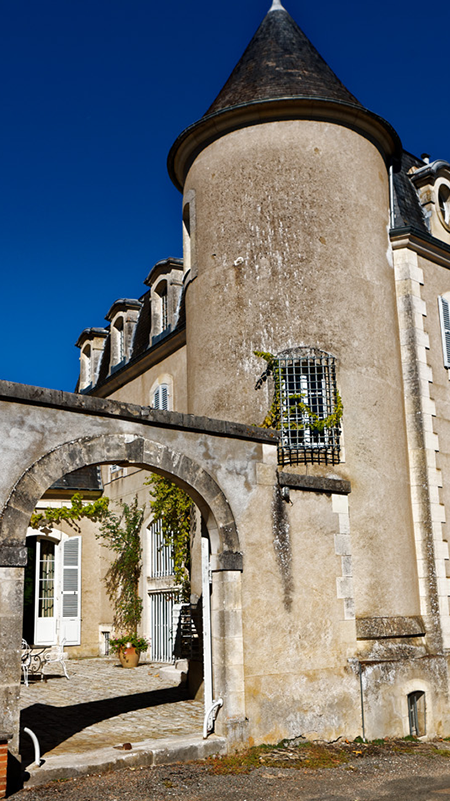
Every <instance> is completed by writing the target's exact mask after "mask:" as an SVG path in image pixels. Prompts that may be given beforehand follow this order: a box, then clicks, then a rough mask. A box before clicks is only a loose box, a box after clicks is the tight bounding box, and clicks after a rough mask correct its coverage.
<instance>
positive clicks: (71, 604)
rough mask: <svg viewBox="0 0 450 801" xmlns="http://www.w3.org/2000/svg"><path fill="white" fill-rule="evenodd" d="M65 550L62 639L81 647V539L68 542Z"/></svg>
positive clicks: (74, 538)
mask: <svg viewBox="0 0 450 801" xmlns="http://www.w3.org/2000/svg"><path fill="white" fill-rule="evenodd" d="M63 548H64V550H63V580H62V635H63V636H62V639H63V638H64V639H65V640H66V641H67V645H79V642H80V617H81V616H80V578H81V570H80V568H81V560H80V556H81V537H71V538H70V539H69V540H66V541H65V542H64V546H63Z"/></svg>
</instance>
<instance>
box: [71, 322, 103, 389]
mask: <svg viewBox="0 0 450 801" xmlns="http://www.w3.org/2000/svg"><path fill="white" fill-rule="evenodd" d="M107 336H108V331H107V330H106V328H85V329H84V331H82V333H81V334H80V336H79V337H78V341H77V343H76V346H77V348H80V379H79V382H78V390H79V391H80V392H85V391H88V390H89V389H90V388H91V387H92V386H93V385H94V384H95V382H96V381H97V373H98V368H99V364H100V359H101V356H102V353H103V348H104V345H105V341H106V338H107Z"/></svg>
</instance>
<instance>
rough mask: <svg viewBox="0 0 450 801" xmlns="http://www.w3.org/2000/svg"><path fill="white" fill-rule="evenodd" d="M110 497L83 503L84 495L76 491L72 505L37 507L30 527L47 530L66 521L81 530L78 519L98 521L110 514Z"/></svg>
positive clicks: (71, 501)
mask: <svg viewBox="0 0 450 801" xmlns="http://www.w3.org/2000/svg"><path fill="white" fill-rule="evenodd" d="M108 507H109V498H106V497H105V498H98V500H96V501H93V502H92V503H83V496H82V495H81V493H79V492H76V493H75V494H74V495H72V497H71V499H70V506H61V507H59V508H53V507H47V508H46V509H42V510H41V509H39V510H37V509H35V510H34V512H33V514H32V515H31V519H30V527H31V528H34V529H37V530H41V531H45V530H46V529H47V530H48V529H49V528H53V527H54V526H57V525H59V524H60V523H62V522H66V523H68V524H69V526H72V528H75V529H77V530H78V531H79V530H80V527H79V525H78V521H79V520H81V519H82V518H86V519H87V520H92V522H93V523H98V522H99V521H101V520H103V519H104V517H105V515H107V514H108Z"/></svg>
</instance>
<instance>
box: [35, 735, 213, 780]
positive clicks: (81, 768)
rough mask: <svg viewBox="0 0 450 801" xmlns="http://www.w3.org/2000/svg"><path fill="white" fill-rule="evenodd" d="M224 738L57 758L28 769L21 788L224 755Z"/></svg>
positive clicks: (197, 738) (198, 737)
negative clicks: (88, 775)
mask: <svg viewBox="0 0 450 801" xmlns="http://www.w3.org/2000/svg"><path fill="white" fill-rule="evenodd" d="M226 752H227V743H226V739H225V738H224V737H217V736H216V735H214V734H212V735H210V736H209V737H208V738H207V739H206V740H204V739H203V738H202V736H201V735H199V734H197V735H192V736H189V737H185V736H180V737H167V738H164V739H160V740H155V739H153V740H142V741H141V742H139V743H135V744H133V743H132V744H131V749H129V750H124V749H123V748H122V746H109V747H108V748H99V749H97V750H92V751H89V752H87V753H86V752H85V753H82V754H76V753H73V754H70V753H68V754H61V755H60V756H49V757H45V756H44V757H43V758H42V759H41V763H42V764H41V766H40V767H38V766H37V765H29V766H28V767H27V770H26V772H25V774H24V777H23V786H24V787H36V786H37V785H39V784H47V783H48V782H51V781H57V780H58V779H69V778H76V777H77V776H86V775H87V774H96V773H107V772H108V771H112V770H120V769H121V768H130V767H142V766H146V767H149V766H152V765H171V764H173V763H174V762H192V761H193V760H196V759H205V758H206V757H208V756H213V755H214V754H226Z"/></svg>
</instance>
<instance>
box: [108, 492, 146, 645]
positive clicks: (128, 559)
mask: <svg viewBox="0 0 450 801" xmlns="http://www.w3.org/2000/svg"><path fill="white" fill-rule="evenodd" d="M117 506H118V509H119V512H118V513H116V512H112V511H111V510H108V512H107V514H106V515H105V516H104V518H103V522H102V524H101V526H100V533H99V534H97V535H96V536H97V539H101V540H102V542H103V544H104V545H105V546H106V547H107V548H108V549H109V550H111V551H113V552H114V554H115V555H116V556H115V559H114V560H113V562H112V563H111V565H110V566H109V568H108V570H107V573H106V575H105V578H104V582H105V587H106V592H107V595H108V598H109V599H110V601H111V603H112V605H113V608H114V618H113V624H114V627H115V628H116V630H120V631H122V632H125V633H126V634H127V635H128V639H129V637H130V636H131V635H133V636H136V635H137V628H138V625H139V623H140V622H141V618H142V598H141V597H140V595H139V579H140V576H141V572H142V545H141V529H142V524H143V522H144V511H145V507H141V506H138V499H137V496H136V497H135V498H134V500H133V502H132V503H131V504H127V503H123V502H121V503H118V504H117Z"/></svg>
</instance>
